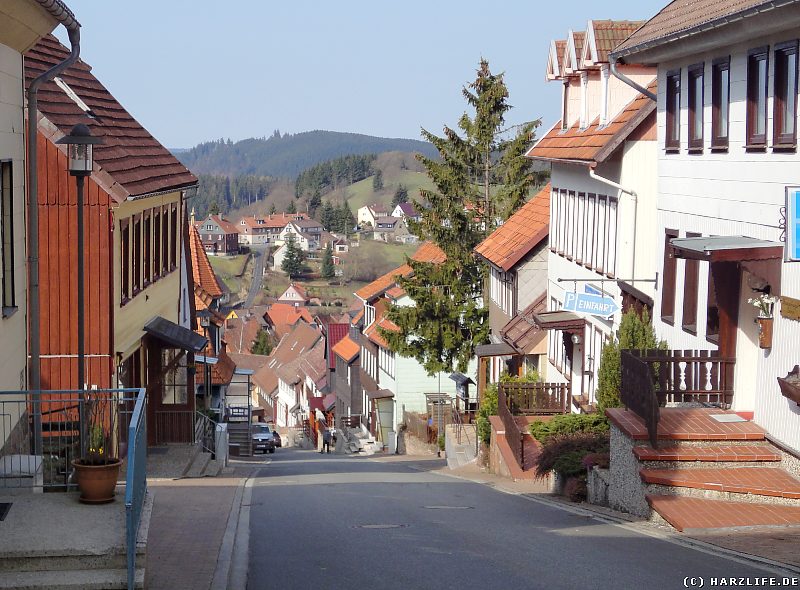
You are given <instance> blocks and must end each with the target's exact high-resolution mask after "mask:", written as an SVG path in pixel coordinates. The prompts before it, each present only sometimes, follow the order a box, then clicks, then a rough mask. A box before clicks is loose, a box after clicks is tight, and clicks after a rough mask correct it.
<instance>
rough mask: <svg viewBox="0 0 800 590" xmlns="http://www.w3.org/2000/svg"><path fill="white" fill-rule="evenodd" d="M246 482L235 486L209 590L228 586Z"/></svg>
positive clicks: (225, 589) (220, 589) (222, 588)
mask: <svg viewBox="0 0 800 590" xmlns="http://www.w3.org/2000/svg"><path fill="white" fill-rule="evenodd" d="M246 483H247V480H246V479H244V480H242V481H241V482H239V485H238V486H237V487H236V494H235V495H234V496H233V503H232V504H231V511H230V513H229V514H228V524H227V525H226V527H225V534H224V535H223V536H222V545H221V546H220V548H219V556H218V557H217V567H216V569H215V570H214V579H213V580H212V581H211V590H227V588H228V579H229V576H230V571H231V562H232V557H233V546H234V542H235V540H236V528H237V526H238V524H239V512H240V510H241V505H242V496H243V493H244V486H245V484H246Z"/></svg>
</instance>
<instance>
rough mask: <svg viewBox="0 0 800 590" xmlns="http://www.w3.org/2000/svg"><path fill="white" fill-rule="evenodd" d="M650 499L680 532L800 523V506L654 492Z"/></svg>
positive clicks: (656, 509)
mask: <svg viewBox="0 0 800 590" xmlns="http://www.w3.org/2000/svg"><path fill="white" fill-rule="evenodd" d="M647 503H648V504H649V505H650V507H651V508H652V509H653V510H654V511H656V512H657V513H658V514H660V515H661V517H662V518H663V519H664V520H666V521H667V522H668V523H669V524H670V525H672V526H673V527H674V528H675V529H676V530H678V531H681V532H685V531H690V530H693V529H720V528H735V527H752V526H800V506H782V505H778V504H754V503H744V502H726V501H721V500H709V499H700V498H689V497H686V496H672V495H663V496H662V495H651V494H648V495H647Z"/></svg>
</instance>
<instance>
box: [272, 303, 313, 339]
mask: <svg viewBox="0 0 800 590" xmlns="http://www.w3.org/2000/svg"><path fill="white" fill-rule="evenodd" d="M264 319H265V320H266V321H267V322H268V323H269V324H271V325H272V327H273V328H274V330H275V332H276V334H277V335H278V336H279V337H280V336H283V335H284V334H286V333H287V332H289V330H290V329H291V327H292V326H294V325H295V324H297V322H299V321H301V320H302V321H304V322H305V323H307V324H311V323H313V322H314V318H312V317H311V314H310V313H309V311H308V310H307V309H306V308H305V307H295V306H294V305H289V304H288V303H273V304H272V305H270V306H269V309H268V310H267V313H266V314H265V318H264Z"/></svg>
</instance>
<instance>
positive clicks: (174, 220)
mask: <svg viewBox="0 0 800 590" xmlns="http://www.w3.org/2000/svg"><path fill="white" fill-rule="evenodd" d="M171 209H172V212H171V214H170V228H169V236H170V239H169V269H170V270H175V267H176V266H178V243H179V242H180V238H179V237H178V205H177V204H174V203H173V205H172V207H171Z"/></svg>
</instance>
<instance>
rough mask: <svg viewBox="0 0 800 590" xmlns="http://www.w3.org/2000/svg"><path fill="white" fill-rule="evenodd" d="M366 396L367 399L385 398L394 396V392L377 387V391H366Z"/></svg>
mask: <svg viewBox="0 0 800 590" xmlns="http://www.w3.org/2000/svg"><path fill="white" fill-rule="evenodd" d="M367 397H368V398H369V399H386V398H390V397H394V392H393V391H391V390H389V389H379V390H378V391H368V392H367Z"/></svg>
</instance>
